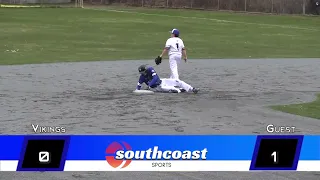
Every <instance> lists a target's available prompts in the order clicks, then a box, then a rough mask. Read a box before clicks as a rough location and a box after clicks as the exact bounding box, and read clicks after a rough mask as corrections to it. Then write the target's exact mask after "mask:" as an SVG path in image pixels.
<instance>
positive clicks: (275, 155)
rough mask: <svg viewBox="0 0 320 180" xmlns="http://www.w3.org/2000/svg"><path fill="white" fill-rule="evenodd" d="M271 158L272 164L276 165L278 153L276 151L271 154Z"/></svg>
mask: <svg viewBox="0 0 320 180" xmlns="http://www.w3.org/2000/svg"><path fill="white" fill-rule="evenodd" d="M271 157H273V162H274V163H278V160H279V159H278V158H279V157H278V152H277V151H274V152H273V153H272V154H271Z"/></svg>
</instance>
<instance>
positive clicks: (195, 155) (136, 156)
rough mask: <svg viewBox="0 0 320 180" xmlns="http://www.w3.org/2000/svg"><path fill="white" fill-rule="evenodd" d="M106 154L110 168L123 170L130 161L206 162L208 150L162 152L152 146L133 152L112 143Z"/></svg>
mask: <svg viewBox="0 0 320 180" xmlns="http://www.w3.org/2000/svg"><path fill="white" fill-rule="evenodd" d="M106 153H107V155H106V160H107V162H108V163H109V165H110V166H112V167H113V168H118V167H120V168H121V169H123V168H125V167H127V166H129V164H130V163H131V161H132V160H206V159H207V153H208V150H207V148H204V149H202V150H194V151H190V150H184V151H181V150H174V151H171V150H165V151H162V150H159V147H158V146H154V147H153V148H149V149H146V150H137V151H133V150H132V148H131V146H130V145H129V144H128V143H126V142H121V143H119V142H113V143H111V144H110V145H109V146H108V147H107V149H106ZM123 162H125V163H124V164H123ZM122 164H123V165H122ZM121 165H122V166H121Z"/></svg>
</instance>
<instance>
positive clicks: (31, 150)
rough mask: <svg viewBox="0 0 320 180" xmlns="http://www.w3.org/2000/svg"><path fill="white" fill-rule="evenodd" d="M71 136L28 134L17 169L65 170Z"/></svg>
mask: <svg viewBox="0 0 320 180" xmlns="http://www.w3.org/2000/svg"><path fill="white" fill-rule="evenodd" d="M69 142H70V137H69V136H26V137H25V138H24V142H23V145H22V150H21V151H22V152H21V155H20V160H19V163H18V167H17V171H63V169H64V165H65V161H66V155H67V152H68V147H69Z"/></svg>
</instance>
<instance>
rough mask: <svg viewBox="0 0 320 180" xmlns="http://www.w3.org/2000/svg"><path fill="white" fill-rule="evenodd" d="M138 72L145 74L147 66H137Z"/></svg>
mask: <svg viewBox="0 0 320 180" xmlns="http://www.w3.org/2000/svg"><path fill="white" fill-rule="evenodd" d="M138 71H139V73H140V74H146V72H147V66H146V65H141V66H139V68H138Z"/></svg>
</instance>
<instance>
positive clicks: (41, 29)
mask: <svg viewBox="0 0 320 180" xmlns="http://www.w3.org/2000/svg"><path fill="white" fill-rule="evenodd" d="M111 9H116V10H122V11H120V12H119V11H118V12H116V11H110V10H111ZM172 28H179V29H180V31H181V37H182V38H183V40H184V41H185V44H186V46H187V49H188V55H189V58H190V59H193V58H289V57H292V58H299V57H301V58H302V57H304V58H308V57H310V58H314V57H319V56H320V49H319V47H320V41H319V40H318V39H319V33H320V18H319V17H306V16H274V15H257V14H254V15H253V14H251V15H250V14H240V13H223V12H213V11H210V12H208V11H197V10H194V11H191V10H165V9H143V8H124V9H120V8H119V7H118V8H117V7H109V8H108V9H99V10H93V9H76V8H0V41H1V43H0V64H3V65H7V64H28V63H48V62H67V61H68V62H71V61H97V60H117V59H121V60H122V59H154V58H155V57H156V56H157V55H159V54H160V53H161V50H162V48H163V46H164V44H165V41H166V39H167V38H168V37H169V35H170V34H169V32H168V31H169V30H171V29H172Z"/></svg>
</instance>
